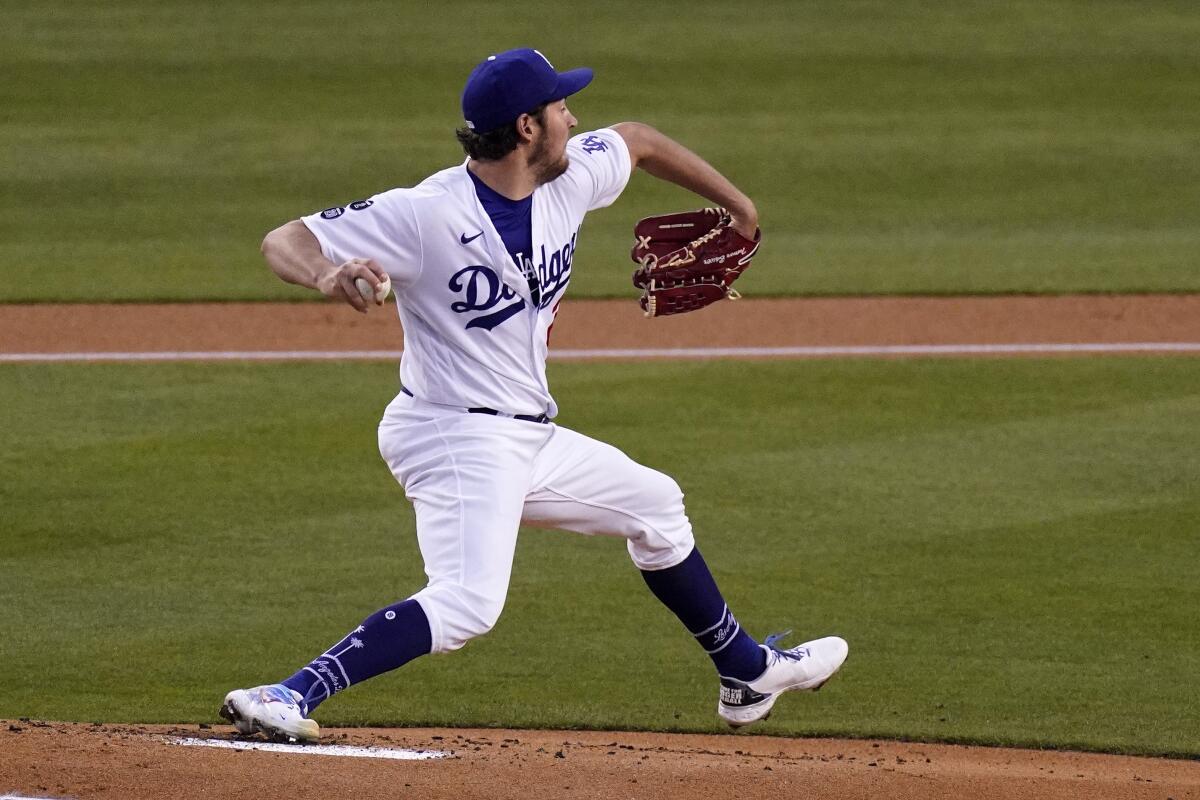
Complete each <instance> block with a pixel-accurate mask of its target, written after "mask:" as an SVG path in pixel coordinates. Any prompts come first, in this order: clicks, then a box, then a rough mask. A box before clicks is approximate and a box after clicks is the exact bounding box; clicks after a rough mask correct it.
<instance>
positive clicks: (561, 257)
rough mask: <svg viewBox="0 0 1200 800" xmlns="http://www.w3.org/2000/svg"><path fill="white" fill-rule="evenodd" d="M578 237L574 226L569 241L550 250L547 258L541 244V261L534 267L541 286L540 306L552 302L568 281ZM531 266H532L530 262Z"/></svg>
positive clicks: (545, 305)
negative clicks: (573, 231)
mask: <svg viewBox="0 0 1200 800" xmlns="http://www.w3.org/2000/svg"><path fill="white" fill-rule="evenodd" d="M578 238H579V229H578V228H576V229H575V233H573V234H571V241H569V242H567V243H566V244H565V245H563V246H562V247H560V248H559V249H557V250H554V251H552V252H551V253H550V257H549V258H547V257H546V246H545V245H542V247H541V256H542V258H541V263H539V264H537V265H536V267H534V268H535V269H536V270H537V274H538V280H539V281H540V285H541V287H542V303H541V308H546V307H548V306H549V305H550V304H551V303H553V302H554V298H555V297H556V296H558V294H559V293H560V292H562V290H563V289H565V288H567V284H568V283H570V281H571V260H572V259H573V258H574V257H575V242H576V240H577V239H578ZM531 266H533V265H532V263H531Z"/></svg>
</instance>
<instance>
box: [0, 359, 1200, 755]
mask: <svg viewBox="0 0 1200 800" xmlns="http://www.w3.org/2000/svg"><path fill="white" fill-rule="evenodd" d="M551 377H552V380H553V382H554V383H555V385H556V386H557V388H558V392H557V396H558V399H559V401H560V403H561V405H562V406H563V408H564V409H565V411H564V413H563V416H562V417H561V421H562V422H563V423H564V424H567V425H570V426H571V427H574V428H576V429H578V430H581V431H583V432H585V433H589V434H591V435H594V436H596V437H598V438H602V439H605V440H608V441H612V442H614V443H615V444H617V445H619V446H621V447H623V448H625V449H626V450H627V451H628V452H629V453H630V454H631V455H633V456H634V457H635V458H638V459H639V460H642V461H643V462H644V463H648V464H650V465H652V466H655V467H658V468H661V469H663V470H665V471H668V472H670V473H671V474H673V475H675V476H676V477H677V478H678V479H679V481H680V482H681V484H682V485H683V486H684V488H685V490H686V491H687V493H688V497H689V501H688V502H689V513H690V515H691V517H692V520H693V523H694V524H695V526H696V529H697V533H698V537H699V540H700V542H701V545H702V548H703V550H704V552H705V553H706V556H707V558H708V560H709V561H710V563H712V564H713V566H714V571H715V573H716V575H717V578H718V580H719V581H720V583H721V584H722V587H723V589H724V591H725V593H726V595H727V596H728V598H729V599H730V601H731V603H732V604H733V605H734V607H735V609H736V611H737V613H738V615H739V617H740V618H741V619H742V621H743V622H744V623H745V624H746V625H747V626H748V627H749V628H750V629H751V630H753V631H755V632H758V633H759V634H760V635H761V634H765V633H768V632H771V631H777V630H780V629H783V628H788V627H792V628H794V629H795V630H796V632H797V635H798V636H808V635H821V634H826V633H830V632H837V633H840V634H841V635H843V636H845V637H846V638H847V639H848V640H849V641H850V642H851V647H852V650H851V660H850V661H849V662H847V665H846V667H845V669H844V671H843V673H842V674H841V675H840V676H839V677H838V679H837V680H835V681H834V682H833V683H831V684H830V685H829V686H828V687H826V688H825V689H824V690H823V691H822V692H821V693H820V694H819V695H815V696H809V695H803V696H800V695H797V696H789V697H788V698H785V700H784V701H782V702H781V704H780V706H779V707H778V710H777V712H776V714H775V715H774V717H773V718H772V719H771V720H770V721H769V722H768V723H765V724H764V725H763V726H762V727H761V729H760V730H761V731H762V732H764V733H773V734H788V735H797V734H836V735H847V736H890V737H911V738H920V739H933V740H951V741H970V742H984V743H989V744H1001V743H1004V744H1027V745H1036V746H1053V747H1079V748H1099V749H1111V750H1116V751H1123V752H1135V753H1172V754H1177V755H1186V756H1192V757H1195V756H1200V741H1198V740H1197V738H1196V731H1197V729H1198V728H1200V693H1198V689H1197V682H1196V680H1195V676H1196V675H1197V674H1198V672H1200V629H1198V627H1197V624H1196V608H1197V607H1198V604H1200V588H1198V586H1197V582H1196V580H1195V568H1196V520H1197V518H1200V477H1198V473H1197V470H1196V463H1197V462H1196V453H1197V452H1200V370H1198V369H1197V366H1196V362H1195V361H1194V360H1190V359H1169V358H1161V359H1160V358H1124V359H1118V358H1097V359H1088V360H1044V361H1034V360H1019V361H996V360H991V361H965V360H964V361H957V360H945V361H932V360H928V361H923V360H913V361H891V362H887V361H852V360H851V361H819V362H818V361H809V362H805V361H796V362H769V363H764V362H758V363H728V362H726V363H716V362H714V363H679V364H667V363H655V364H604V365H600V364H593V365H562V364H559V365H553V366H552V376H551ZM651 380H654V381H655V382H656V384H655V385H656V386H658V387H659V388H658V389H657V392H658V393H657V400H656V402H657V403H658V405H659V406H661V407H664V408H672V409H682V411H680V412H679V413H678V414H677V415H675V416H673V417H672V418H671V419H670V421H669V422H667V423H664V422H662V421H659V420H658V419H657V415H650V414H647V413H646V409H645V403H644V387H645V386H646V385H647V382H649V381H651ZM394 389H395V368H394V366H392V365H385V364H347V365H333V364H319V365H313V364H307V365H272V366H267V365H219V366H216V365H153V366H151V365H123V366H116V365H107V366H65V365H56V366H45V365H42V366H5V367H0V406H2V407H3V408H4V409H5V424H4V425H3V426H2V427H0V515H2V519H3V535H2V536H0V608H3V609H4V613H3V614H2V615H0V654H2V656H3V662H4V665H5V680H4V682H3V685H2V687H0V718H13V717H18V716H33V717H42V718H51V719H75V720H84V721H87V720H93V719H100V720H105V721H109V722H116V721H160V722H164V721H206V720H207V721H211V720H214V719H215V711H216V707H217V704H218V703H219V700H220V698H221V696H222V695H223V693H224V692H225V691H226V690H227V689H229V688H232V687H235V686H239V685H246V684H251V683H257V682H260V681H265V680H274V679H278V678H281V677H283V676H284V675H286V674H290V672H291V671H292V670H293V669H294V668H295V667H297V666H298V665H300V664H302V663H303V662H305V661H306V660H307V659H308V658H309V657H311V656H312V655H315V654H316V653H317V652H319V651H320V650H323V649H324V648H325V647H326V646H327V645H328V644H331V643H332V642H333V641H335V640H336V639H338V638H340V637H341V636H342V634H343V633H344V632H345V631H346V630H348V629H349V628H350V627H352V626H353V625H355V624H357V622H358V621H359V620H360V619H361V618H362V617H364V616H366V615H367V614H368V613H370V612H371V611H373V610H375V609H376V608H378V607H380V606H381V605H384V604H386V603H389V602H392V601H394V600H396V599H399V598H401V597H404V596H406V595H407V594H409V593H410V592H412V591H415V590H416V589H417V588H419V586H420V585H421V584H422V577H423V576H422V571H421V565H420V560H419V557H418V553H417V549H416V545H415V541H414V536H413V524H412V519H411V513H410V509H409V507H408V505H407V503H406V501H405V500H404V498H403V494H402V492H401V491H400V489H399V488H398V487H396V486H395V485H394V483H393V481H392V478H391V476H390V475H389V474H388V472H387V469H386V467H385V466H384V465H383V463H382V461H381V460H380V459H379V458H378V455H377V453H376V450H375V441H374V421H375V419H376V418H377V415H378V414H379V412H380V411H381V409H382V407H383V405H385V404H386V402H387V401H388V400H389V399H390V397H391V394H392V393H393V391H394ZM730 405H736V406H738V407H740V408H743V409H744V411H743V412H742V413H741V414H740V415H739V416H738V417H736V418H734V419H730V418H729V415H728V413H727V410H728V408H729V406H730ZM797 641H798V640H797ZM715 691H716V682H715V680H714V675H713V674H712V671H711V667H710V666H709V665H708V663H707V659H705V658H704V656H703V654H702V653H700V652H699V650H698V649H697V648H696V646H695V645H694V644H693V643H692V641H691V640H690V637H689V636H687V635H686V634H685V633H684V632H683V630H682V629H681V628H680V627H679V626H678V624H677V623H676V622H675V621H674V620H673V618H672V617H671V616H670V615H669V614H668V613H667V612H666V611H665V610H664V609H662V608H661V607H660V606H658V605H657V604H656V602H655V601H654V600H653V598H652V597H651V595H650V594H649V592H648V591H646V590H645V588H644V587H643V585H642V582H641V580H640V578H639V576H638V574H637V572H636V571H635V570H634V569H633V568H632V566H631V565H630V564H629V562H628V560H627V557H626V555H625V553H624V549H623V547H622V545H621V544H620V543H619V542H615V541H597V540H590V539H585V538H584V537H577V536H573V535H571V534H565V533H561V534H560V533H553V532H545V531H532V530H531V531H527V532H526V533H525V534H524V535H523V537H522V539H521V542H520V546H519V551H518V554H517V563H516V567H515V577H514V582H513V585H512V590H511V593H510V597H509V604H508V607H507V609H506V612H505V616H504V617H503V618H502V620H501V622H500V624H499V626H498V627H497V628H496V630H495V631H493V632H492V633H491V634H489V635H488V636H487V637H484V638H483V639H481V640H477V641H475V642H473V643H471V644H470V645H468V646H467V648H466V649H465V650H463V651H462V652H458V653H454V654H452V655H448V656H440V657H434V658H428V659H423V660H420V661H418V662H415V663H414V664H411V665H409V666H408V667H406V668H404V669H402V670H400V671H398V672H396V673H393V674H390V675H387V676H384V677H381V678H379V679H377V680H375V681H372V682H370V683H368V684H364V685H362V686H358V687H355V688H354V689H352V690H351V691H349V692H347V693H346V694H343V695H339V696H338V697H336V698H334V699H333V700H331V701H330V702H328V703H327V704H326V705H325V706H323V707H322V708H321V710H320V712H319V714H318V718H319V720H320V721H321V722H323V723H349V724H359V723H378V724H386V725H410V724H450V725H510V726H566V727H572V726H582V727H606V728H618V729H627V728H647V729H668V730H686V731H713V730H719V728H718V725H717V720H716V717H715V714H714V711H713V709H714V706H715Z"/></svg>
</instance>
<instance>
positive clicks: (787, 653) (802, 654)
mask: <svg viewBox="0 0 1200 800" xmlns="http://www.w3.org/2000/svg"><path fill="white" fill-rule="evenodd" d="M791 635H792V632H791V631H784V632H783V633H772V634H771V635H770V636H768V637H767V638H766V639H763V644H765V645H766V646H767V649H768V650H770V651H771V652H772V653H775V654H776V656H777V657H778V658H787V659H790V660H792V661H801V660H803V659H805V658H807V657H808V654H809V653H808V648H793V650H797V651H799V652H793V650H784V649H783V648H782V647H776V646H775V643H776V642H778V641H779V640H780V639H784V638H787V637H788V636H791Z"/></svg>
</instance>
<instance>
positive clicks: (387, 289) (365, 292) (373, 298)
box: [354, 275, 392, 306]
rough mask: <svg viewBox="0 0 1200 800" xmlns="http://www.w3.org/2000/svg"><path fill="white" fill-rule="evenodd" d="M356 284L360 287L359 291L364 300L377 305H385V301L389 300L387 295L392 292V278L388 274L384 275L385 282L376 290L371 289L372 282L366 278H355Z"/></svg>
mask: <svg viewBox="0 0 1200 800" xmlns="http://www.w3.org/2000/svg"><path fill="white" fill-rule="evenodd" d="M354 285H355V286H356V287H358V293H359V294H361V295H362V297H363V300H366V301H367V302H368V303H374V304H375V305H377V306H381V305H383V301H384V300H387V296H388V295H389V294H391V293H392V279H391V278H389V277H388V276H387V275H384V276H383V282H382V283H380V284H379V288H378V289H376V290H375V291H374V292H372V291H371V282H370V281H368V280H367V279H366V278H355V279H354Z"/></svg>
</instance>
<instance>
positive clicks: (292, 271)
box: [262, 220, 337, 290]
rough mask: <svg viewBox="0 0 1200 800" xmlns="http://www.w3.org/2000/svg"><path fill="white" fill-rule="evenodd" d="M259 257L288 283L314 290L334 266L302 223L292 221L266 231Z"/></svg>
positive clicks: (315, 238)
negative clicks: (261, 256) (322, 277)
mask: <svg viewBox="0 0 1200 800" xmlns="http://www.w3.org/2000/svg"><path fill="white" fill-rule="evenodd" d="M262 253H263V257H264V258H265V259H266V260H267V265H268V266H269V267H270V268H271V271H272V272H274V273H275V274H276V275H278V276H279V277H280V278H282V279H283V280H285V281H287V282H288V283H295V284H298V285H300V286H304V287H307V288H309V289H318V290H320V287H319V285H318V281H319V279H320V278H321V276H322V275H324V274H326V273H328V272H329V271H330V270H331V269H336V266H337V265H336V264H333V263H332V262H331V261H329V259H327V258H325V256H324V255H322V254H321V245H320V243H319V242H318V241H317V237H316V236H313V234H312V231H310V230H309V229H308V226H306V225H305V224H304V223H303V222H301V221H299V220H293V221H292V222H289V223H287V224H286V225H282V226H280V227H278V228H276V229H275V230H273V231H271V232H270V233H268V234H267V236H266V238H265V239H263V243H262Z"/></svg>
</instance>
